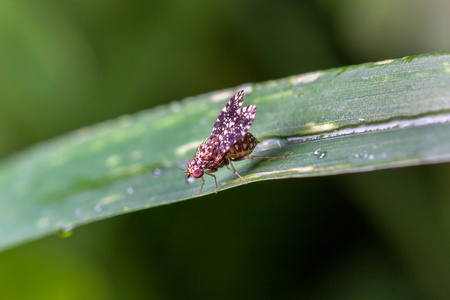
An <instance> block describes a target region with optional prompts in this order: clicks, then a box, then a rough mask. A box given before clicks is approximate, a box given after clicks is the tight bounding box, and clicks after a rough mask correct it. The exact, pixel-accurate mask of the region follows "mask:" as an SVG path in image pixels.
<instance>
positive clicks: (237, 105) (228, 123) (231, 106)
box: [209, 90, 244, 139]
mask: <svg viewBox="0 0 450 300" xmlns="http://www.w3.org/2000/svg"><path fill="white" fill-rule="evenodd" d="M243 102H244V90H240V91H239V92H237V93H236V95H234V96H233V97H231V99H230V100H229V101H228V102H227V104H225V106H224V107H223V108H222V110H221V111H220V113H219V115H218V116H217V119H216V123H214V126H213V128H212V130H211V135H210V137H209V139H213V138H214V137H218V136H219V135H220V134H222V133H223V132H224V130H226V128H230V127H232V126H234V124H235V123H236V121H237V119H238V118H239V116H240V114H241V107H242V103H243Z"/></svg>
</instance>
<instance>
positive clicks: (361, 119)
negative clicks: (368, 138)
mask: <svg viewBox="0 0 450 300" xmlns="http://www.w3.org/2000/svg"><path fill="white" fill-rule="evenodd" d="M358 121H360V122H364V121H366V120H364V118H358Z"/></svg>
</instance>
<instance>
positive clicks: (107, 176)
mask: <svg viewBox="0 0 450 300" xmlns="http://www.w3.org/2000/svg"><path fill="white" fill-rule="evenodd" d="M239 88H244V89H245V90H246V97H245V99H244V105H247V104H256V105H257V106H258V114H257V117H256V120H255V122H254V124H253V126H252V129H251V132H252V133H253V134H254V135H255V136H256V137H257V138H258V139H259V140H260V141H261V143H260V144H259V145H258V147H257V148H256V150H255V151H254V153H253V154H257V155H268V156H280V155H286V156H287V158H286V159H252V160H244V161H241V162H236V163H235V164H234V165H235V167H236V169H237V171H238V172H239V173H240V174H241V175H242V176H243V177H244V178H246V179H247V180H248V181H249V182H255V181H260V180H269V179H280V178H292V177H309V176H319V175H331V174H342V173H349V172H361V171H369V170H375V169H383V168H392V167H404V166H411V165H418V164H425V163H439V162H448V161H450V150H449V149H450V122H449V121H450V54H449V53H434V54H428V55H420V56H416V57H405V58H402V59H396V60H386V61H383V62H378V63H369V64H363V65H359V66H349V67H344V68H338V69H332V70H328V71H318V72H314V73H309V74H304V75H300V76H293V77H289V78H285V79H280V80H275V81H269V82H265V83H259V84H247V85H243V86H241V87H239ZM236 91H237V88H233V89H228V90H224V91H220V92H214V93H209V94H205V95H200V96H197V97H191V98H188V99H185V100H183V101H180V102H174V103H171V104H169V105H166V106H162V107H157V108H155V109H152V110H149V111H144V112H141V113H138V114H136V115H133V116H124V117H121V118H119V119H117V120H112V121H108V122H104V123H101V124H98V125H94V126H92V127H88V128H82V129H80V130H78V131H76V132H73V133H71V134H67V135H65V136H62V137H58V138H56V139H53V140H51V141H48V142H45V143H41V144H38V145H36V146H34V147H32V148H30V149H28V150H26V151H23V152H21V153H18V154H17V155H14V156H12V157H10V158H8V159H6V160H4V161H3V162H2V163H1V165H0V189H1V191H2V193H1V198H0V249H6V248H9V247H12V246H14V245H17V244H19V243H23V242H25V241H28V240H32V239H37V238H39V237H42V236H44V235H48V234H50V233H53V232H58V231H60V232H61V234H62V235H63V236H65V235H68V234H69V233H70V231H71V230H72V229H73V228H74V227H76V226H78V225H81V224H85V223H89V222H92V221H95V220H99V219H104V218H107V217H111V216H113V215H118V214H123V213H126V212H130V211H135V210H140V209H144V208H148V207H153V206H158V205H162V204H169V203H172V202H175V201H180V200H185V199H190V198H194V197H196V193H197V192H198V191H199V189H200V186H201V180H197V181H196V183H195V184H188V183H186V180H185V177H184V173H183V171H182V170H180V169H184V168H185V167H186V163H187V161H188V160H189V159H190V158H193V156H194V155H195V152H196V149H197V147H198V145H199V144H201V142H202V141H203V140H204V139H205V138H207V137H208V136H209V133H210V130H211V127H212V125H213V124H214V121H215V118H216V117H217V114H218V112H219V111H220V109H221V108H222V107H223V105H224V104H225V103H226V101H227V100H228V99H229V98H230V97H231V96H233V94H234V93H235V92H236ZM216 176H217V181H218V183H219V189H220V191H219V192H221V191H222V190H224V189H228V188H232V187H236V186H238V185H243V184H244V183H243V181H241V180H240V179H239V178H238V177H237V176H236V175H235V174H234V173H233V172H231V171H229V170H227V169H226V168H223V169H220V170H219V171H218V172H217V173H216ZM206 177H208V178H205V180H206V184H205V186H204V188H203V193H202V195H206V194H209V193H213V192H214V190H215V184H214V180H213V179H212V178H209V176H206Z"/></svg>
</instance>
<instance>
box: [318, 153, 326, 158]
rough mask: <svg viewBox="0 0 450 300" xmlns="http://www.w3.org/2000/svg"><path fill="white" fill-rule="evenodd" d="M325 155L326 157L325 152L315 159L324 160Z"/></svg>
mask: <svg viewBox="0 0 450 300" xmlns="http://www.w3.org/2000/svg"><path fill="white" fill-rule="evenodd" d="M326 155H327V153H326V152H321V153H320V154H319V155H318V156H317V158H318V159H321V158H324V157H325V156H326Z"/></svg>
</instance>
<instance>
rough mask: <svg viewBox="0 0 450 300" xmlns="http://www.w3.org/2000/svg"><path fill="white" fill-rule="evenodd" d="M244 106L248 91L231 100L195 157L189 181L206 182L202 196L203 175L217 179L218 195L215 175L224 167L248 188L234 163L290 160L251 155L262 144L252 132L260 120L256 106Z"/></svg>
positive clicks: (190, 163) (239, 93) (189, 166)
mask: <svg viewBox="0 0 450 300" xmlns="http://www.w3.org/2000/svg"><path fill="white" fill-rule="evenodd" d="M243 102H244V91H243V90H240V91H239V92H237V94H236V95H234V96H233V97H231V99H230V100H229V101H228V102H227V104H226V105H225V106H224V107H223V108H222V110H221V111H220V113H219V115H218V116H217V119H216V123H215V124H214V126H213V128H212V131H211V135H210V136H209V138H208V139H207V140H206V141H205V142H204V143H203V144H201V145H200V147H199V148H198V150H197V153H196V154H195V158H193V159H191V160H190V161H189V163H188V168H187V170H185V171H184V173H186V177H187V178H189V177H190V176H191V175H192V176H194V177H195V178H201V179H202V181H203V182H202V186H201V188H200V192H198V193H197V195H199V194H200V193H201V192H202V189H203V185H204V184H205V179H204V178H203V174H207V175H209V176H212V177H214V181H215V182H216V194H217V192H218V190H219V187H218V185H217V179H216V176H215V175H213V174H211V173H214V172H216V171H217V170H218V169H219V168H222V167H223V166H226V165H228V164H229V165H230V166H231V168H232V169H233V172H234V173H235V174H236V175H237V176H239V178H241V179H242V180H243V181H244V182H245V183H246V184H248V181H247V180H245V179H244V178H243V177H242V176H241V175H239V174H238V172H236V169H235V168H234V166H233V164H232V161H239V160H244V159H247V158H286V156H277V157H270V156H255V155H250V154H251V153H252V152H253V150H254V149H255V147H256V145H257V144H258V143H259V141H258V140H257V139H256V138H255V137H254V136H253V135H252V134H251V133H250V132H248V130H249V129H250V127H251V126H252V123H253V120H254V119H255V116H256V105H253V104H250V105H248V106H245V107H243V108H242V103H243Z"/></svg>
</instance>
